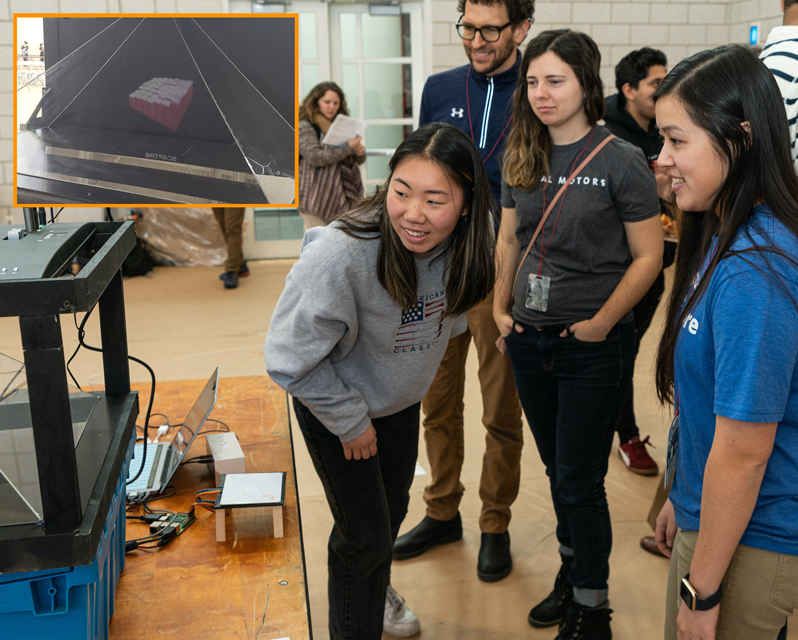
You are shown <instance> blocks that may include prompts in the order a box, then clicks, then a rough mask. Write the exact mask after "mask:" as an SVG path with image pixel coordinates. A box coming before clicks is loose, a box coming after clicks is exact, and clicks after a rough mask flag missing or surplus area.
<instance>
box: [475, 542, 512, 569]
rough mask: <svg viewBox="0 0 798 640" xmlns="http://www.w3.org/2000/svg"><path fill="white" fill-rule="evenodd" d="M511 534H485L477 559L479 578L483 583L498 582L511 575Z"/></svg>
mask: <svg viewBox="0 0 798 640" xmlns="http://www.w3.org/2000/svg"><path fill="white" fill-rule="evenodd" d="M512 570H513V558H512V556H511V555H510V532H509V531H505V532H504V533H483V534H482V541H481V544H480V546H479V556H478V558H477V576H478V577H479V579H480V580H482V582H498V581H499V580H502V579H503V578H506V577H507V576H508V575H510V571H512Z"/></svg>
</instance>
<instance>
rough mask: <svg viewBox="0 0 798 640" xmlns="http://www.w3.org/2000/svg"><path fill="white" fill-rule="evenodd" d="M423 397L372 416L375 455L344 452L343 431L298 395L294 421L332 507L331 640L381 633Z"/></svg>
mask: <svg viewBox="0 0 798 640" xmlns="http://www.w3.org/2000/svg"><path fill="white" fill-rule="evenodd" d="M420 407H421V403H417V404H414V405H412V406H410V407H408V408H407V409H404V410H403V411H400V412H398V413H395V414H393V415H390V416H385V417H384V418H374V419H373V420H372V424H373V425H374V429H375V430H376V431H377V455H376V456H374V457H371V458H369V459H368V460H347V459H346V458H345V457H344V450H343V447H342V446H341V441H340V440H339V439H338V436H336V435H334V434H333V433H331V432H330V431H329V430H328V429H327V428H326V427H325V426H324V425H323V424H322V423H321V422H319V420H318V419H317V418H316V416H314V415H313V414H312V413H311V412H310V410H309V409H308V408H307V407H306V406H305V405H303V404H302V403H301V402H300V401H299V400H297V399H296V398H294V410H295V412H296V417H297V422H298V423H299V428H300V429H301V431H302V435H303V436H304V438H305V443H306V444H307V446H308V451H309V452H310V457H311V459H312V460H313V465H314V466H315V467H316V473H318V474H319V478H321V482H322V485H324V492H325V494H326V495H327V502H328V503H329V505H330V510H331V511H332V514H333V519H334V520H335V524H334V525H333V530H332V533H331V534H330V541H329V544H328V555H327V567H328V570H329V578H328V583H327V595H328V598H329V604H330V614H329V629H330V640H379V638H381V637H382V621H383V614H384V612H385V591H386V589H387V588H388V584H389V583H390V580H391V557H392V555H393V543H394V540H396V536H397V534H398V533H399V527H400V526H401V524H402V521H403V520H404V519H405V516H406V515H407V505H408V503H409V502H410V485H412V484H413V474H414V471H415V467H416V458H418V428H419V409H420Z"/></svg>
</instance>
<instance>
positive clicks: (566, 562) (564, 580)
mask: <svg viewBox="0 0 798 640" xmlns="http://www.w3.org/2000/svg"><path fill="white" fill-rule="evenodd" d="M560 557H561V558H562V566H561V567H560V572H559V573H558V574H557V578H556V580H555V581H554V591H552V592H551V593H550V594H549V595H548V596H546V599H545V600H543V601H542V602H541V603H540V604H538V605H537V606H536V607H533V609H532V611H530V612H529V617H528V618H527V621H528V622H529V624H531V625H532V626H533V627H537V628H543V627H553V626H554V625H555V624H557V623H558V622H560V621H561V620H562V619H563V616H565V611H566V610H567V609H568V605H569V604H571V599H572V598H573V589H572V588H571V584H570V583H569V582H568V571H569V570H570V569H571V563H572V562H573V561H574V558H573V556H564V555H562V554H560Z"/></svg>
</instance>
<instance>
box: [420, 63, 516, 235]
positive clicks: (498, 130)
mask: <svg viewBox="0 0 798 640" xmlns="http://www.w3.org/2000/svg"><path fill="white" fill-rule="evenodd" d="M520 67H521V52H520V51H518V52H516V60H515V64H514V65H513V66H512V67H511V68H510V69H508V70H507V71H505V72H503V73H498V74H496V75H493V76H486V75H483V74H481V73H477V72H476V71H474V70H473V69H471V65H470V64H466V65H463V66H462V67H457V68H456V69H451V70H449V71H444V72H442V73H436V74H435V75H433V76H430V77H429V78H428V79H427V82H426V84H425V85H424V92H423V93H422V94H421V114H420V116H419V122H418V123H419V125H424V124H427V123H428V122H449V123H451V124H453V125H455V126H456V127H459V128H460V129H462V130H463V131H465V132H466V133H467V134H469V135H470V136H471V139H472V140H473V141H474V142H475V143H476V145H477V147H478V148H479V153H480V155H481V156H482V161H483V163H484V164H485V171H487V173H488V180H490V187H491V191H492V193H493V198H494V200H495V202H496V209H497V211H501V210H500V209H499V203H500V202H501V189H502V174H501V168H500V166H499V159H500V157H501V154H502V153H503V152H504V143H505V141H506V140H507V134H508V133H509V127H508V126H507V124H508V122H509V121H510V117H511V116H512V112H513V100H512V98H513V91H515V86H516V84H517V83H518V71H519V69H520ZM469 69H471V73H470V74H469V73H468V70H469ZM466 77H468V100H466ZM469 105H470V108H471V114H470V115H471V118H470V120H469ZM497 143H498V144H497ZM497 222H498V220H497Z"/></svg>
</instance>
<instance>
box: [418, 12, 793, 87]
mask: <svg viewBox="0 0 798 640" xmlns="http://www.w3.org/2000/svg"><path fill="white" fill-rule="evenodd" d="M458 15H459V14H458V13H457V2H455V1H452V0H432V23H433V24H432V49H433V63H432V69H433V72H438V71H445V70H446V69H451V68H452V67H455V66H458V65H461V64H464V63H465V62H466V58H465V54H464V53H463V46H462V43H461V41H460V38H459V37H458V35H457V33H456V32H455V30H454V27H453V25H454V23H455V21H456V20H457V18H458ZM757 21H760V22H761V27H762V30H761V33H762V36H761V38H760V39H761V41H762V42H764V40H765V38H766V37H767V34H768V32H769V31H770V29H771V28H772V27H773V26H776V25H777V24H781V5H780V4H779V0H681V1H680V0H672V1H671V2H666V1H665V0H659V1H658V2H646V1H642V0H593V1H592V2H591V1H590V0H576V1H574V2H565V1H560V0H557V1H554V2H551V1H549V2H545V1H544V2H541V1H538V2H536V3H535V22H534V24H533V25H532V29H531V30H530V37H534V36H536V35H537V34H539V33H540V32H541V31H545V30H547V29H562V28H569V29H576V30H578V31H583V32H584V33H587V34H588V35H589V36H590V37H592V38H593V39H594V40H595V41H596V43H597V44H598V45H599V48H600V49H601V57H602V69H601V75H602V78H603V79H604V84H605V87H606V89H607V92H608V93H614V92H615V89H614V84H615V72H614V67H615V65H616V64H617V63H618V61H619V60H620V59H621V58H622V57H623V56H624V55H626V54H627V53H629V51H631V50H633V49H637V48H639V47H643V46H649V47H654V48H656V49H660V50H662V51H664V52H665V54H666V55H667V56H668V65H669V66H670V67H673V66H674V65H675V64H676V63H677V62H679V61H680V60H681V59H682V58H685V57H687V56H689V55H692V54H693V53H696V52H698V51H702V50H704V49H707V48H710V47H713V46H717V45H721V44H727V43H729V42H741V43H747V42H748V31H749V27H750V25H751V23H752V22H757ZM527 41H528V39H527Z"/></svg>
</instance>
